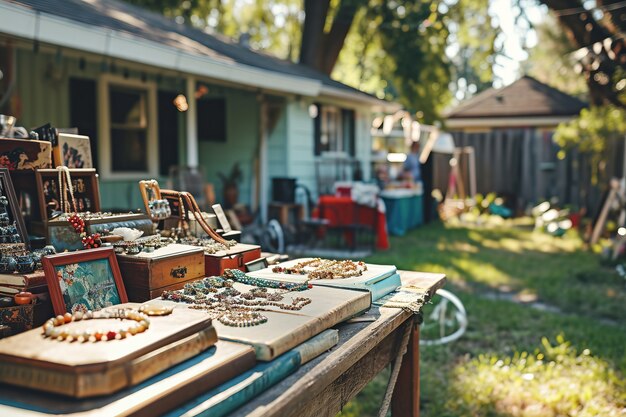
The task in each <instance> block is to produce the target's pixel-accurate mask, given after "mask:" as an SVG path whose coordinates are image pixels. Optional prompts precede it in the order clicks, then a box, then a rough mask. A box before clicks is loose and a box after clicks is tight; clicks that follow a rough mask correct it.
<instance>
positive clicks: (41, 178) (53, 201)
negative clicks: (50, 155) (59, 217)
mask: <svg viewBox="0 0 626 417" xmlns="http://www.w3.org/2000/svg"><path fill="white" fill-rule="evenodd" d="M70 175H71V177H72V187H73V189H74V199H75V200H76V209H77V210H78V212H80V213H82V212H85V211H91V212H98V211H100V188H99V186H98V174H97V173H96V170H95V169H70ZM35 177H36V182H37V190H38V192H37V194H38V197H39V207H40V209H41V210H40V211H41V217H42V218H41V220H42V221H43V222H47V221H48V219H49V218H51V217H52V214H53V213H54V212H57V211H59V210H61V204H60V196H61V190H60V189H59V171H57V170H56V169H39V170H37V171H36V172H35ZM68 197H69V195H68Z"/></svg>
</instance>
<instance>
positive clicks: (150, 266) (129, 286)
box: [117, 244, 204, 302]
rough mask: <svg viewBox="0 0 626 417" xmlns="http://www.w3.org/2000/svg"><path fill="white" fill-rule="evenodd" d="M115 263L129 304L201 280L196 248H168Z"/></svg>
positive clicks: (200, 253) (201, 253)
mask: <svg viewBox="0 0 626 417" xmlns="http://www.w3.org/2000/svg"><path fill="white" fill-rule="evenodd" d="M117 262H118V264H119V267H120V272H121V273H122V279H123V280H124V287H125V288H126V294H127V295H128V299H129V300H130V301H136V302H142V301H147V300H151V299H153V298H157V297H160V296H161V293H162V292H163V291H164V290H170V291H171V290H177V289H180V288H182V287H183V286H184V285H185V284H186V283H187V282H189V281H193V280H195V279H198V278H202V277H204V250H203V249H202V248H201V247H199V246H190V245H179V244H171V245H167V246H164V247H162V248H159V249H156V250H155V251H154V252H149V253H148V252H141V253H139V254H137V255H117Z"/></svg>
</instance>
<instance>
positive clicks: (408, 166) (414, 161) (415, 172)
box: [403, 141, 422, 182]
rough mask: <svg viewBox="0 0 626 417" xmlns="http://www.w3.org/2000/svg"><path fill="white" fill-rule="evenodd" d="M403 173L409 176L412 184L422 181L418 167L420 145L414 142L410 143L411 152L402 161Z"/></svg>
mask: <svg viewBox="0 0 626 417" xmlns="http://www.w3.org/2000/svg"><path fill="white" fill-rule="evenodd" d="M403 168H404V173H405V174H408V175H410V176H411V180H413V182H420V181H421V180H422V169H421V166H420V143H419V141H415V142H413V143H411V150H410V152H409V154H408V155H407V156H406V160H405V161H404V167H403Z"/></svg>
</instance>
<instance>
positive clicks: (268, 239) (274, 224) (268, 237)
mask: <svg viewBox="0 0 626 417" xmlns="http://www.w3.org/2000/svg"><path fill="white" fill-rule="evenodd" d="M261 239H262V244H261V246H263V249H264V250H266V251H268V252H273V253H285V234H284V233H283V228H282V226H281V225H280V223H279V222H278V221H277V220H276V219H272V220H270V221H269V222H267V225H266V226H265V227H264V228H263V236H262V238H261Z"/></svg>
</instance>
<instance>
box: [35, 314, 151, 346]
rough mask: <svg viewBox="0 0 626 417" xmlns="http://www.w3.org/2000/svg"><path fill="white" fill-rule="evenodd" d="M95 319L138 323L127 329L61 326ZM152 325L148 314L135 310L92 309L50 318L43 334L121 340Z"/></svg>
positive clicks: (78, 338)
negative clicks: (65, 327)
mask: <svg viewBox="0 0 626 417" xmlns="http://www.w3.org/2000/svg"><path fill="white" fill-rule="evenodd" d="M93 319H120V320H133V321H135V322H136V323H135V324H133V325H131V326H130V327H128V328H126V329H120V330H91V329H88V330H66V329H62V328H61V327H62V326H64V325H65V324H68V323H71V322H72V321H81V320H93ZM149 327H150V320H149V319H148V316H147V315H145V314H143V313H140V312H138V311H134V310H122V309H117V310H115V311H107V310H103V311H100V312H97V313H93V312H92V311H91V310H90V311H87V312H86V313H83V312H81V311H77V312H75V313H74V314H70V313H65V314H64V315H59V316H56V317H55V318H52V319H49V320H48V321H46V322H45V323H44V325H43V336H44V337H47V338H50V339H57V340H67V341H68V342H72V341H74V340H76V341H78V342H80V343H82V342H101V341H102V342H106V341H109V340H121V339H125V338H126V337H127V336H134V335H136V334H139V333H143V332H145V331H146V330H148V328H149Z"/></svg>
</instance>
